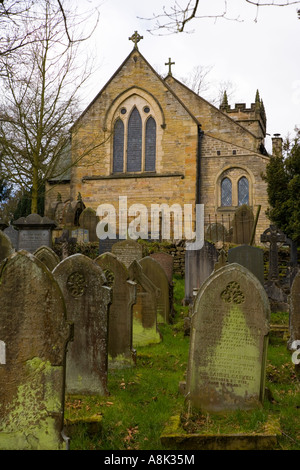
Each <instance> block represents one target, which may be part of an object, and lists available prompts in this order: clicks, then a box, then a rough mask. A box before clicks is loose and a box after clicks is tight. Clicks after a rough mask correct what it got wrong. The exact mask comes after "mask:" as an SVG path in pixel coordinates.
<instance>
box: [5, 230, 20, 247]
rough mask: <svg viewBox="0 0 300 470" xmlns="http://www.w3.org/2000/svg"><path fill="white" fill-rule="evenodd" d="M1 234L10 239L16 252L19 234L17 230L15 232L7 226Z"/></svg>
mask: <svg viewBox="0 0 300 470" xmlns="http://www.w3.org/2000/svg"><path fill="white" fill-rule="evenodd" d="M3 232H4V233H5V235H7V236H8V238H9V239H10V241H11V244H12V246H13V248H14V249H15V250H16V251H18V249H19V232H18V230H16V229H15V228H14V227H13V226H12V225H9V226H8V227H7V228H5V229H4V230H3Z"/></svg>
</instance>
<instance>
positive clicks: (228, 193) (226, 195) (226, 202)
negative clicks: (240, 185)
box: [221, 178, 232, 206]
mask: <svg viewBox="0 0 300 470" xmlns="http://www.w3.org/2000/svg"><path fill="white" fill-rule="evenodd" d="M221 205H222V206H232V184H231V181H230V179H229V178H224V179H223V180H222V182H221Z"/></svg>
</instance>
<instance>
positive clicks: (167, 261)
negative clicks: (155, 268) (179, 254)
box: [150, 251, 174, 284]
mask: <svg viewBox="0 0 300 470" xmlns="http://www.w3.org/2000/svg"><path fill="white" fill-rule="evenodd" d="M150 257H151V258H153V259H155V261H157V262H158V263H159V264H160V265H161V267H162V268H163V269H164V271H165V273H166V276H167V278H168V281H169V284H172V282H173V266H174V258H173V256H172V255H169V254H168V253H163V252H162V251H160V252H158V253H151V255H150Z"/></svg>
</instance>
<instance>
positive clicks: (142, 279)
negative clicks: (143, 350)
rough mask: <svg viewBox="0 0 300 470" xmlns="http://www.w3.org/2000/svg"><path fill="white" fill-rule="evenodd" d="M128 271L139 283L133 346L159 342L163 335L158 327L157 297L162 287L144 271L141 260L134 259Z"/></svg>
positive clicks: (130, 276) (134, 316) (134, 310)
mask: <svg viewBox="0 0 300 470" xmlns="http://www.w3.org/2000/svg"><path fill="white" fill-rule="evenodd" d="M128 272H129V278H130V279H131V280H133V281H134V282H136V283H137V298H136V303H135V304H134V306H133V340H132V341H133V346H134V347H137V346H146V345H148V344H153V343H159V342H160V341H161V337H160V333H159V331H158V329H157V299H158V298H159V296H160V289H158V288H157V287H156V286H155V285H154V284H153V282H152V281H151V280H150V279H149V278H148V277H147V276H146V275H145V274H144V273H143V269H142V266H141V265H140V263H139V262H137V261H133V262H132V263H131V265H130V266H129V268H128Z"/></svg>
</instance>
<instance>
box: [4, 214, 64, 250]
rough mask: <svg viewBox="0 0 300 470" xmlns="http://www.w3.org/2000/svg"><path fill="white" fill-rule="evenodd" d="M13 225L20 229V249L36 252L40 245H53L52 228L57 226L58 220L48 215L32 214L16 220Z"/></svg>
mask: <svg viewBox="0 0 300 470" xmlns="http://www.w3.org/2000/svg"><path fill="white" fill-rule="evenodd" d="M13 225H14V226H16V227H18V230H19V242H18V249H19V250H26V251H28V252H29V253H34V252H35V251H36V250H37V249H38V248H40V246H43V245H45V246H49V247H50V248H51V247H52V230H53V229H54V228H55V227H56V222H54V221H53V220H50V219H48V217H41V216H40V215H38V214H30V215H28V216H27V217H21V218H20V219H18V220H16V221H15V222H13Z"/></svg>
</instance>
